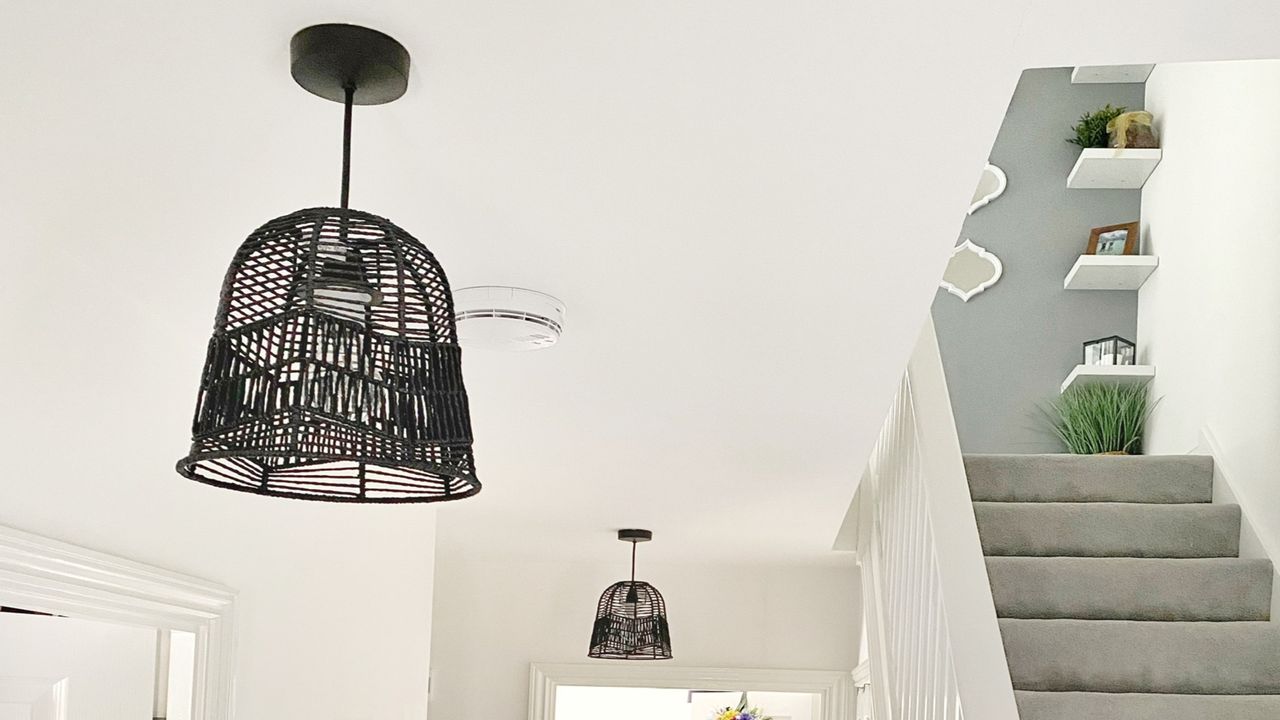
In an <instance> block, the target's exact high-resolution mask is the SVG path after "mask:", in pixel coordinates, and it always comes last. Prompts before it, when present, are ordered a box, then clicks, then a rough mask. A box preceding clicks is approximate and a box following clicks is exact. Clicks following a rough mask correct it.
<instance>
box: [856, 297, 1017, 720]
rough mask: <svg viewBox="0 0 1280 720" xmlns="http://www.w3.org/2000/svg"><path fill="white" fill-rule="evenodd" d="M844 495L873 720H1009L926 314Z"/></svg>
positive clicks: (1004, 679) (1005, 677) (991, 611)
mask: <svg viewBox="0 0 1280 720" xmlns="http://www.w3.org/2000/svg"><path fill="white" fill-rule="evenodd" d="M854 502H855V508H854V511H855V513H856V517H857V528H856V533H857V557H858V563H859V565H860V566H861V568H862V588H863V590H862V594H863V607H864V611H865V612H866V613H867V616H866V619H867V629H868V638H867V640H868V643H867V645H868V650H869V652H870V665H871V684H870V691H871V696H872V705H873V708H874V712H875V717H876V718H877V720H944V719H945V720H960V718H966V717H967V718H970V720H1017V719H1018V711H1017V707H1016V705H1015V703H1014V695H1013V687H1012V684H1011V683H1010V681H1009V668H1008V665H1007V663H1006V661H1005V655H1004V647H1003V645H1002V644H1001V640H1000V628H999V625H998V623H997V621H996V613H995V606H994V603H993V602H992V599H991V586H990V585H989V583H988V579H987V568H986V563H985V561H984V559H983V556H982V546H981V543H980V541H979V539H978V528H977V524H976V522H975V521H974V516H973V506H972V499H971V498H970V495H969V485H968V481H967V479H966V477H965V471H964V463H963V459H962V457H961V454H960V443H959V440H958V439H957V437H956V428H955V420H954V417H953V416H952V414H951V401H950V399H949V398H948V396H947V384H946V379H945V377H944V376H943V372H942V360H941V357H940V356H939V354H938V341H937V338H936V336H935V335H934V330H933V322H932V320H930V321H928V322H926V323H925V327H924V330H923V331H922V332H921V334H920V339H919V341H918V342H917V343H916V348H915V350H914V352H913V353H912V355H911V360H910V362H909V363H908V367H907V372H906V375H905V376H904V377H903V379H902V383H901V385H900V386H899V388H898V394H897V396H896V397H895V398H894V401H893V406H892V407H891V408H890V410H889V416H888V418H887V419H886V420H885V424H884V427H883V428H882V429H881V431H880V438H879V440H878V441H877V443H876V446H875V450H874V451H873V452H872V455H871V459H870V461H869V462H868V464H867V469H866V471H865V473H864V474H863V477H862V482H861V484H860V485H859V487H858V493H857V497H856V498H855V500H854Z"/></svg>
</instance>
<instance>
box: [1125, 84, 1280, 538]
mask: <svg viewBox="0 0 1280 720" xmlns="http://www.w3.org/2000/svg"><path fill="white" fill-rule="evenodd" d="M1146 109H1147V110H1150V111H1151V112H1153V113H1155V115H1156V120H1157V125H1158V129H1159V130H1160V133H1161V136H1162V143H1163V146H1164V159H1163V160H1162V161H1161V163H1160V166H1159V167H1158V168H1157V169H1156V171H1155V173H1154V174H1153V175H1152V177H1151V179H1150V180H1148V182H1147V184H1146V186H1145V188H1144V189H1143V192H1142V225H1143V236H1144V238H1145V240H1146V243H1147V247H1148V252H1154V253H1156V254H1158V255H1159V256H1160V267H1159V269H1158V270H1156V272H1155V273H1154V274H1153V275H1152V276H1151V279H1149V280H1148V281H1147V283H1146V285H1144V286H1143V288H1142V290H1141V292H1140V293H1139V303H1138V341H1139V352H1140V356H1141V357H1142V358H1143V360H1144V361H1145V362H1150V363H1154V364H1155V365H1156V379H1155V381H1154V385H1153V391H1154V395H1155V396H1157V397H1162V399H1161V401H1160V404H1159V406H1158V408H1157V410H1156V412H1155V415H1154V416H1153V418H1152V422H1151V425H1150V428H1149V435H1150V437H1149V440H1148V443H1147V450H1148V452H1152V453H1181V452H1187V451H1189V450H1191V449H1192V448H1194V447H1196V446H1197V444H1198V442H1199V434H1200V431H1201V429H1202V428H1208V429H1209V431H1210V432H1211V433H1212V434H1213V436H1214V437H1216V439H1217V442H1218V444H1219V446H1220V449H1221V452H1222V456H1221V457H1220V458H1219V461H1220V462H1222V463H1223V464H1225V465H1226V466H1228V467H1229V469H1230V480H1231V482H1232V484H1233V486H1234V489H1235V490H1236V492H1237V495H1238V496H1239V499H1240V500H1241V502H1242V504H1244V505H1245V506H1246V511H1247V512H1249V514H1250V515H1251V517H1252V520H1253V522H1254V524H1255V526H1256V527H1255V529H1256V530H1257V532H1258V534H1259V535H1260V537H1261V539H1262V540H1263V542H1264V543H1267V544H1269V545H1270V547H1271V548H1277V547H1280V483H1277V482H1276V468H1277V467H1280V443H1277V442H1276V438H1277V437H1280V320H1278V319H1277V318H1278V317H1280V283H1277V281H1276V280H1277V273H1280V201H1278V199H1280V135H1278V134H1277V133H1276V132H1275V128H1277V127H1280V61H1248V62H1230V63H1194V64H1179V65H1160V66H1158V67H1157V68H1156V70H1155V72H1154V73H1152V75H1151V77H1150V79H1149V80H1148V81H1147V96H1146Z"/></svg>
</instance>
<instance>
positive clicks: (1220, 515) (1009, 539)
mask: <svg viewBox="0 0 1280 720" xmlns="http://www.w3.org/2000/svg"><path fill="white" fill-rule="evenodd" d="M973 509H974V515H975V517H976V519H977V523H978V533H979V535H980V537H981V540H982V548H983V553H984V554H986V555H1026V556H1076V557H1168V558H1194V557H1235V556H1238V555H1239V550H1240V508H1239V507H1238V506H1236V505H1225V504H1222V505H1218V504H1208V503H1197V504H1147V503H1112V502H1096V503H1060V502H986V501H978V502H974V503H973Z"/></svg>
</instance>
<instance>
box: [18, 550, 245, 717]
mask: <svg viewBox="0 0 1280 720" xmlns="http://www.w3.org/2000/svg"><path fill="white" fill-rule="evenodd" d="M235 597H236V595H235V592H234V591H233V590H231V589H230V588H227V587H224V586H222V585H218V584H216V583H212V582H208V581H206V580H201V579H199V578H194V577H191V576H189V575H182V574H180V573H175V572H170V571H168V570H163V569H161V568H157V567H153V566H150V565H144V564H142V563H138V562H134V561H132V560H126V559H124V558H119V557H115V556H112V555H107V554H105V553H100V552H97V551H95V550H89V549H86V548H82V547H79V546H76V545H71V544H68V543H64V542H60V541H57V540H51V539H49V538H45V537H41V536H39V535H33V534H31V533H27V532H23V531H21V530H15V529H13V528H8V527H4V526H0V605H5V606H10V607H20V608H24V609H28V610H36V611H39V612H47V613H53V614H56V615H65V616H67V617H76V618H85V619H89V620H105V621H108V622H117V623H126V624H129V625H141V626H145V627H153V628H158V629H164V630H183V631H186V632H190V633H194V634H195V636H196V658H195V666H196V676H195V687H194V693H193V694H194V702H193V705H194V707H193V708H192V716H191V717H192V720H230V719H231V713H232V694H233V678H234V657H235V655H234V653H235V630H234V616H235V613H234V609H235Z"/></svg>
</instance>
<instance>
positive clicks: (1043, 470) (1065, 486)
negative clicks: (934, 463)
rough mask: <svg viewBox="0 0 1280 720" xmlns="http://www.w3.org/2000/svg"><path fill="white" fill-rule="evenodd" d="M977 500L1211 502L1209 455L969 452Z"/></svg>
mask: <svg viewBox="0 0 1280 720" xmlns="http://www.w3.org/2000/svg"><path fill="white" fill-rule="evenodd" d="M964 464H965V470H966V472H967V473H968V475H969V492H970V493H971V494H972V495H973V499H974V500H976V501H999V502H1136V503H1207V502H1210V501H1211V500H1212V498H1213V458H1211V457H1209V456H1207V455H1167V456H1164V455H1161V456H1151V455H1139V456H1132V457H1127V456H1095V455H968V456H966V457H965V460H964Z"/></svg>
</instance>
